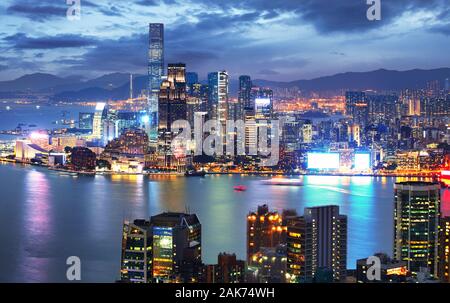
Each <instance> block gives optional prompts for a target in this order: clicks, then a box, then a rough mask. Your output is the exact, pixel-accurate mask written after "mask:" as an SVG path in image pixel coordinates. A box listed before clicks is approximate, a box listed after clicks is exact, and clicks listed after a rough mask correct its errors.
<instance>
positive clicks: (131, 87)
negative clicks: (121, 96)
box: [130, 74, 133, 100]
mask: <svg viewBox="0 0 450 303" xmlns="http://www.w3.org/2000/svg"><path fill="white" fill-rule="evenodd" d="M130 100H133V74H130Z"/></svg>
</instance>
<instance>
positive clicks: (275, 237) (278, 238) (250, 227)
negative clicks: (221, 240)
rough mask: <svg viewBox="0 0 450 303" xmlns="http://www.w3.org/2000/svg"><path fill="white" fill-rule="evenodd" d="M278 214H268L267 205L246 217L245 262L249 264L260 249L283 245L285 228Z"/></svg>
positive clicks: (259, 207) (261, 206)
mask: <svg viewBox="0 0 450 303" xmlns="http://www.w3.org/2000/svg"><path fill="white" fill-rule="evenodd" d="M283 223H284V222H283V218H282V216H281V215H280V214H279V213H278V212H270V211H269V207H268V206H267V205H265V204H264V205H260V206H258V210H257V211H256V212H250V213H249V214H248V216H247V262H248V263H249V264H251V263H252V262H253V261H254V260H253V259H254V256H255V255H256V254H257V253H258V252H259V251H260V249H261V248H262V247H275V246H277V245H278V244H281V243H284V241H285V239H286V226H283Z"/></svg>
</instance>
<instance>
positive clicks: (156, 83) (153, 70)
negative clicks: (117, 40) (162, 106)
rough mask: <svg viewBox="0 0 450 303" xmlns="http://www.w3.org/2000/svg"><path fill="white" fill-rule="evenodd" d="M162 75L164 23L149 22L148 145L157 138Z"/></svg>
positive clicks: (153, 142)
mask: <svg viewBox="0 0 450 303" xmlns="http://www.w3.org/2000/svg"><path fill="white" fill-rule="evenodd" d="M163 75H164V24H161V23H150V25H149V51H148V113H149V134H148V135H149V141H150V146H152V147H156V143H157V140H158V94H159V90H160V87H161V82H162V76H163Z"/></svg>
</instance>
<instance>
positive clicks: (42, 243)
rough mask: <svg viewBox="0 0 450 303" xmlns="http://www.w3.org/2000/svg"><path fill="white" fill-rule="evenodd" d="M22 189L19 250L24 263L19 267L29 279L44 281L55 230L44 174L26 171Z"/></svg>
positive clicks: (46, 277)
mask: <svg viewBox="0 0 450 303" xmlns="http://www.w3.org/2000/svg"><path fill="white" fill-rule="evenodd" d="M23 188H24V191H25V201H24V203H23V207H24V215H23V222H22V228H23V237H22V239H23V242H22V245H23V251H21V253H22V258H23V259H24V260H23V261H24V262H22V264H21V269H20V270H21V271H22V273H23V274H26V275H27V276H28V279H29V280H31V281H45V280H47V279H48V273H49V262H50V260H49V259H48V258H49V257H48V254H49V252H50V251H49V247H50V246H51V238H52V233H53V232H54V230H53V228H54V227H53V222H52V217H51V215H52V213H51V212H52V209H51V206H50V205H49V203H50V201H51V197H50V185H49V182H48V179H47V175H46V174H45V173H42V172H38V171H34V170H30V171H27V173H26V175H25V179H24V187H23Z"/></svg>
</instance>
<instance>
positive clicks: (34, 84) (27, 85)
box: [0, 73, 73, 92]
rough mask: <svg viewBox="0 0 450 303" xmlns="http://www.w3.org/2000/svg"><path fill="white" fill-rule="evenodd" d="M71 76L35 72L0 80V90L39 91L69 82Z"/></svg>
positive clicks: (71, 79)
mask: <svg viewBox="0 0 450 303" xmlns="http://www.w3.org/2000/svg"><path fill="white" fill-rule="evenodd" d="M71 81H73V78H67V79H64V78H60V77H57V76H54V75H51V74H44V73H36V74H30V75H25V76H22V77H20V78H17V79H15V80H10V81H2V82H0V92H14V91H23V92H25V91H40V90H45V89H49V88H51V87H52V86H58V85H65V84H70V82H71Z"/></svg>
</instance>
